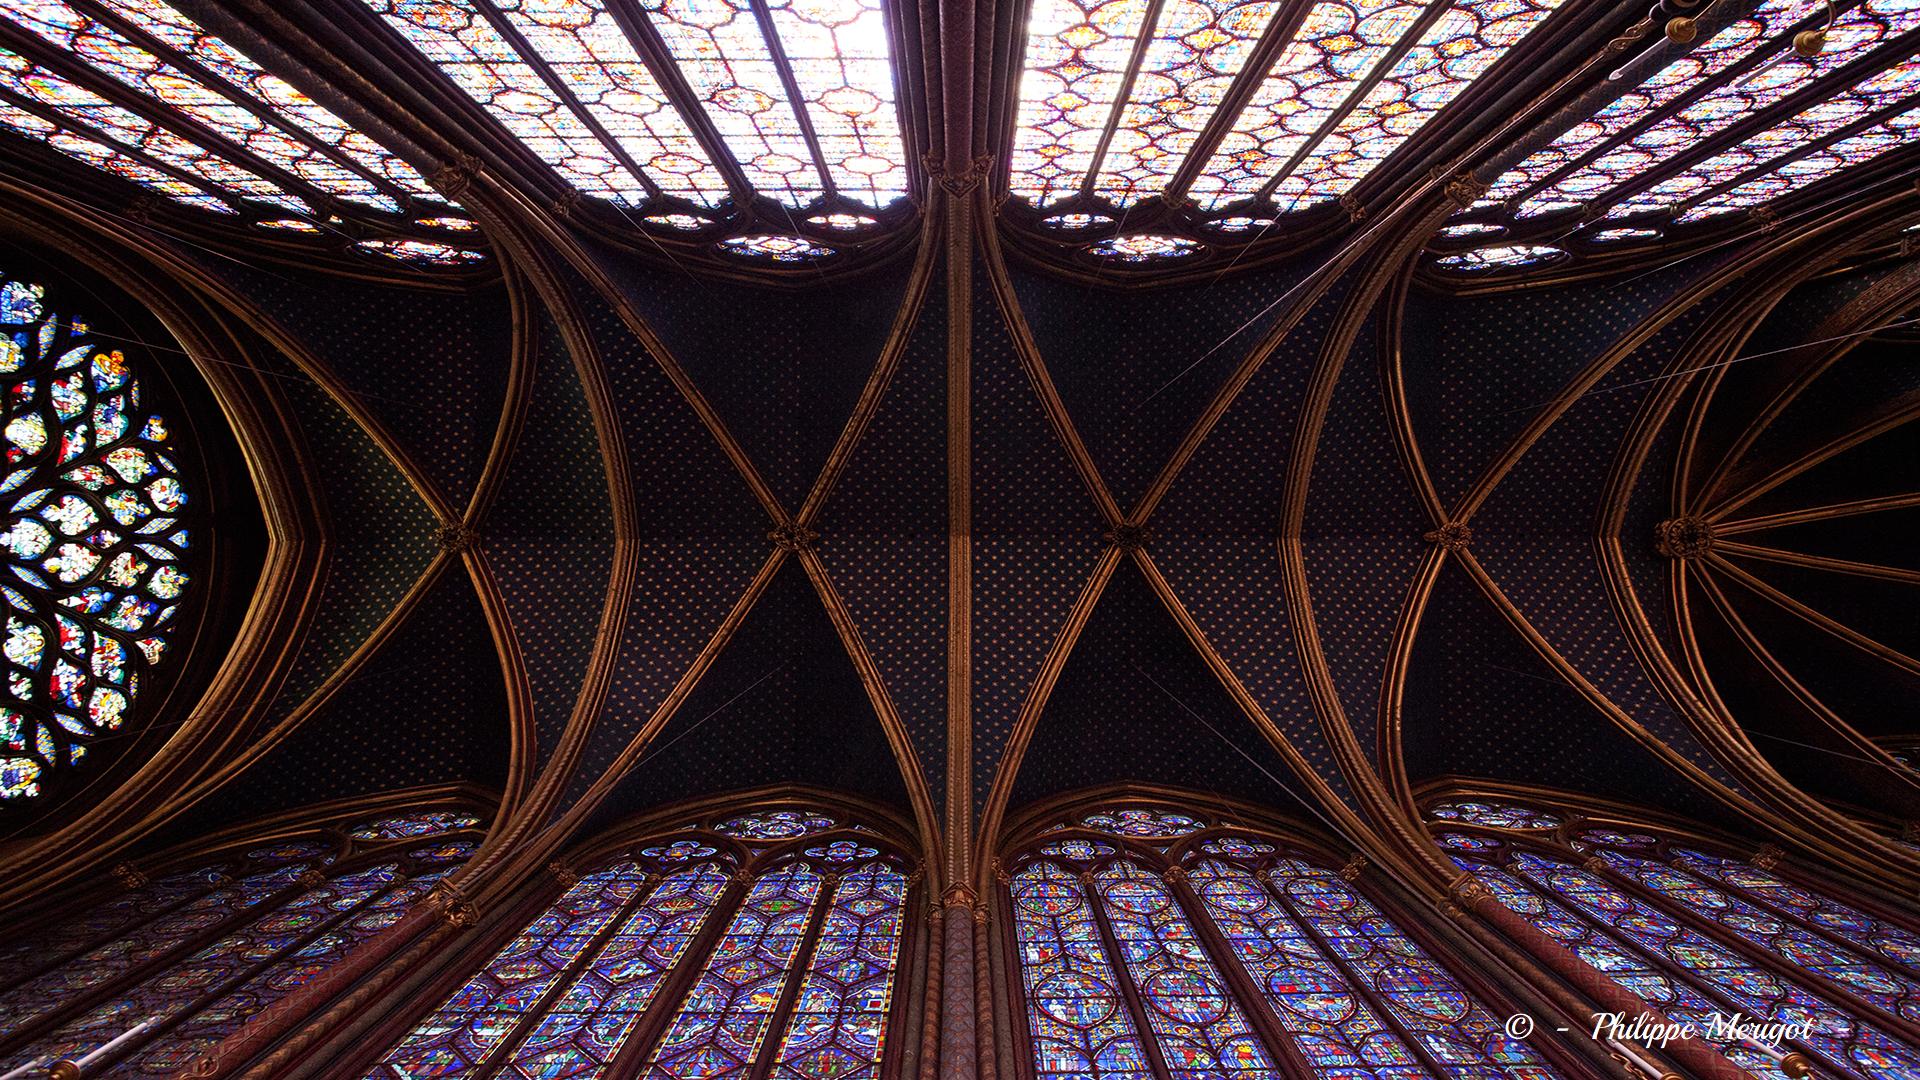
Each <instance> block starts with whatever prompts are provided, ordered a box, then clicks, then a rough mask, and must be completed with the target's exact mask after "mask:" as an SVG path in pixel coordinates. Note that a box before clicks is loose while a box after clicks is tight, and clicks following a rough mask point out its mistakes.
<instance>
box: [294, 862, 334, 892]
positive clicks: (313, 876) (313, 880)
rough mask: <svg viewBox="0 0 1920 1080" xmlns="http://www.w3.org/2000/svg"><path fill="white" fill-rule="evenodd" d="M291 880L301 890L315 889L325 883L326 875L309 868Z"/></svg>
mask: <svg viewBox="0 0 1920 1080" xmlns="http://www.w3.org/2000/svg"><path fill="white" fill-rule="evenodd" d="M293 880H294V882H295V883H296V884H298V885H299V886H300V887H301V888H303V889H317V888H319V887H320V886H322V885H325V884H326V883H327V875H325V874H323V873H321V872H320V871H318V870H315V869H314V868H313V867H311V866H309V867H307V868H306V869H305V870H302V871H300V876H299V877H297V878H294V879H293Z"/></svg>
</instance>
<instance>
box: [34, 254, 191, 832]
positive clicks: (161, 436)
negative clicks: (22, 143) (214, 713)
mask: <svg viewBox="0 0 1920 1080" xmlns="http://www.w3.org/2000/svg"><path fill="white" fill-rule="evenodd" d="M65 305H66V298H65V297H64V296H63V295H62V294H61V293H60V292H59V291H58V290H54V291H52V292H51V293H50V291H49V289H48V287H47V286H45V285H41V284H37V283H34V282H31V281H28V280H24V279H22V278H18V277H13V276H10V275H9V274H8V273H7V272H6V271H5V270H0V373H4V374H5V375H6V376H7V380H8V381H7V396H6V402H5V406H4V412H3V413H0V438H3V439H4V448H5V453H6V471H5V473H4V476H3V477H0V495H4V496H5V497H6V498H7V499H8V500H9V503H8V516H7V518H6V519H5V531H4V533H0V544H4V554H5V556H6V570H7V579H6V581H5V582H4V583H0V599H4V601H5V606H6V609H7V614H6V641H5V645H4V654H5V658H6V664H5V670H6V677H7V684H6V691H5V699H4V701H3V702H0V801H14V802H18V801H22V800H27V799H30V798H32V797H33V796H36V795H39V794H41V792H42V790H43V788H44V787H46V786H48V785H50V784H52V783H53V782H55V780H56V779H57V778H58V777H60V776H62V775H64V774H65V773H66V771H67V770H70V769H73V768H74V767H75V766H77V765H78V764H79V763H80V762H81V761H82V759H84V758H85V757H86V756H87V754H88V752H89V749H90V747H91V746H92V745H93V744H94V743H96V742H97V741H98V740H99V739H101V738H103V737H105V736H108V735H110V734H112V733H114V732H117V731H120V730H122V729H125V728H127V726H128V725H129V724H130V723H132V722H133V720H134V717H135V713H134V704H135V702H136V700H137V699H138V698H139V695H140V688H141V683H142V682H143V680H150V679H151V678H153V672H154V671H155V670H156V669H157V668H158V667H159V666H160V664H161V662H162V659H163V657H165V655H166V654H167V653H168V651H169V650H170V648H172V645H173V638H174V631H175V624H176V622H177V621H178V615H179V611H180V606H181V604H182V602H183V601H184V600H185V599H186V597H187V593H188V587H189V585H190V584H191V581H192V578H193V572H192V571H191V569H190V566H191V562H190V556H191V555H192V553H193V552H192V543H191V537H192V535H193V534H194V532H195V531H196V529H195V527H194V525H193V517H192V514H193V511H192V509H191V504H192V502H193V499H194V498H196V497H197V496H196V495H194V494H192V493H189V492H188V491H187V489H186V485H185V483H184V480H183V476H182V473H181V468H180V464H179V462H178V460H177V455H178V454H179V453H180V451H181V449H182V448H181V447H180V446H179V440H178V439H176V438H175V437H174V434H173V432H172V429H171V428H170V425H169V423H168V421H167V420H166V419H165V418H164V417H162V416H161V415H160V414H159V413H158V412H156V411H154V409H153V404H154V395H153V394H152V393H151V392H150V393H149V394H148V395H147V399H146V400H145V401H142V397H141V394H142V384H141V375H142V372H143V369H146V368H147V366H148V365H149V364H150V363H151V358H150V357H148V356H147V355H145V354H144V350H142V349H140V348H138V347H137V346H135V345H134V344H133V343H131V342H127V341H123V340H120V339H119V338H118V337H116V336H114V335H111V334H107V333H104V332H103V330H102V329H101V328H98V327H95V326H94V325H92V324H91V323H90V322H89V320H88V319H87V318H85V317H83V316H81V315H79V314H77V313H76V312H74V311H71V310H67V309H66V306H65ZM129 353H131V354H132V355H131V356H130V355H129Z"/></svg>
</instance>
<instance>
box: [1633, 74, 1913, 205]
mask: <svg viewBox="0 0 1920 1080" xmlns="http://www.w3.org/2000/svg"><path fill="white" fill-rule="evenodd" d="M1916 90H1920V59H1913V60H1908V61H1906V62H1904V63H1900V64H1896V65H1894V66H1893V67H1892V68H1891V69H1889V70H1887V71H1883V72H1881V73H1880V74H1878V75H1874V76H1872V77H1870V78H1867V79H1865V80H1862V81H1861V82H1860V83H1858V84H1856V85H1854V86H1852V87H1849V88H1848V89H1846V90H1843V91H1841V92H1840V93H1837V94H1835V95H1833V96H1832V97H1830V98H1828V99H1827V100H1825V101H1822V102H1820V103H1819V104H1817V105H1813V106H1811V107H1809V108H1807V109H1805V110H1802V111H1801V112H1800V113H1798V114H1796V115H1794V116H1793V117H1791V118H1789V119H1787V120H1785V121H1782V122H1781V123H1779V124H1776V125H1774V126H1773V127H1771V128H1768V129H1767V130H1765V131H1762V132H1759V133H1758V134H1755V135H1753V136H1751V137H1749V138H1745V139H1742V140H1740V141H1739V142H1738V143H1735V144H1734V145H1732V146H1729V147H1727V148H1726V149H1725V150H1722V151H1721V152H1720V153H1718V154H1715V155H1714V156H1712V157H1710V158H1708V159H1706V160H1705V161H1702V162H1700V163H1698V164H1696V165H1694V166H1692V167H1690V168H1688V169H1685V170H1683V171H1682V172H1680V173H1677V174H1676V175H1674V176H1670V177H1668V178H1667V179H1665V180H1662V181H1660V182H1659V183H1658V184H1655V185H1654V186H1652V187H1650V188H1648V189H1647V190H1645V191H1643V192H1640V193H1638V194H1635V195H1632V196H1630V197H1628V198H1625V199H1622V200H1620V201H1619V202H1618V203H1616V204H1614V206H1613V208H1612V209H1611V210H1609V211H1608V212H1607V216H1608V217H1621V216H1624V215H1627V214H1633V213H1640V212H1643V211H1647V210H1664V209H1667V208H1669V207H1672V206H1675V205H1678V204H1680V203H1682V202H1685V201H1687V200H1689V199H1692V198H1694V197H1697V196H1699V195H1702V194H1704V193H1705V192H1707V191H1709V190H1710V189H1712V188H1714V187H1717V186H1719V185H1721V184H1724V183H1728V182H1730V181H1732V180H1733V179H1735V178H1736V177H1738V176H1740V175H1742V174H1744V173H1746V172H1748V171H1750V170H1752V169H1755V168H1759V167H1762V166H1764V165H1766V164H1767V163H1769V162H1772V161H1775V160H1778V159H1780V158H1782V157H1784V156H1790V155H1794V154H1796V153H1797V152H1798V151H1800V150H1801V149H1803V148H1805V147H1807V146H1809V145H1814V144H1818V143H1822V142H1825V141H1827V140H1828V139H1830V138H1832V137H1833V136H1835V135H1837V134H1839V133H1840V131H1841V130H1842V129H1843V128H1846V127H1848V126H1849V125H1852V124H1854V123H1857V122H1858V121H1860V120H1863V119H1865V118H1866V117H1867V116H1868V115H1869V114H1871V113H1872V112H1874V111H1875V110H1876V109H1879V108H1880V107H1882V106H1884V105H1886V104H1888V103H1889V102H1891V101H1894V100H1898V99H1900V98H1902V97H1905V96H1907V95H1908V94H1911V93H1913V92H1914V91H1916Z"/></svg>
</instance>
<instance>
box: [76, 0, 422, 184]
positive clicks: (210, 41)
mask: <svg viewBox="0 0 1920 1080" xmlns="http://www.w3.org/2000/svg"><path fill="white" fill-rule="evenodd" d="M99 2H100V3H102V4H103V5H104V6H106V7H107V8H108V9H109V10H112V11H114V12H116V13H118V14H119V15H121V16H123V17H125V18H126V19H128V20H130V21H131V22H133V23H134V24H135V25H137V26H138V27H140V29H141V30H142V31H144V32H146V33H148V34H152V35H153V36H154V37H156V38H158V39H159V40H160V41H162V42H164V43H166V44H167V45H169V46H171V47H173V48H175V49H178V50H179V51H180V52H182V53H184V54H186V55H187V56H189V57H192V58H193V60H194V61H195V62H196V63H198V64H200V65H201V66H203V67H205V68H206V69H207V70H209V71H211V72H212V73H213V74H214V75H216V76H218V77H219V78H220V79H223V80H224V81H225V82H226V83H227V85H228V86H230V87H232V88H233V89H235V90H237V91H240V92H242V93H244V94H247V95H249V96H251V97H252V98H253V99H254V100H256V101H258V102H260V103H262V104H264V105H266V106H267V107H269V108H271V109H272V110H273V111H274V112H275V113H277V114H278V115H279V116H280V117H281V118H283V119H285V120H287V121H289V122H291V123H292V124H293V125H294V126H295V127H297V128H299V129H300V130H302V131H305V132H306V133H307V134H308V135H310V136H312V137H313V138H315V139H318V140H320V141H321V142H322V143H324V144H326V145H327V146H330V147H333V148H335V149H337V150H339V151H340V152H342V153H344V154H346V155H347V156H349V157H351V158H352V159H353V160H355V161H356V162H358V163H359V164H360V165H361V166H363V167H364V168H366V169H368V170H370V171H371V172H373V173H374V174H375V175H377V176H379V177H381V178H383V179H385V180H386V181H387V182H389V183H391V184H393V185H395V186H397V187H399V188H401V189H402V190H404V191H405V192H406V193H407V194H409V195H411V196H413V197H415V198H418V199H425V200H428V201H430V202H440V201H442V200H441V198H440V196H439V194H437V193H436V192H435V191H434V190H433V188H432V187H431V186H430V185H429V184H428V183H427V181H426V178H425V177H423V176H421V175H420V172H419V170H417V169H415V168H414V167H413V166H412V165H409V164H407V163H406V162H405V161H402V160H401V159H399V158H398V157H395V156H394V155H393V154H392V153H390V152H389V151H388V150H387V149H386V147H383V146H381V145H380V144H379V143H377V142H374V141H373V140H372V139H370V138H368V137H367V136H366V135H364V134H362V133H361V132H359V131H356V130H355V129H354V128H352V127H350V126H349V125H348V124H347V123H346V121H344V120H342V119H340V117H338V116H336V115H334V114H333V113H332V112H331V111H330V110H328V109H327V108H325V107H324V106H322V105H319V104H318V103H316V102H315V101H314V100H313V99H312V98H309V97H307V95H305V94H303V93H301V92H300V91H299V90H298V89H296V88H295V87H294V86H293V85H292V84H290V83H288V82H287V81H286V80H285V79H282V78H280V77H279V76H278V75H274V74H272V73H270V72H268V71H267V70H266V69H265V68H263V67H261V66H260V65H258V64H256V63H254V62H253V60H252V59H251V58H249V57H248V56H247V55H246V54H245V53H243V52H241V51H240V50H238V49H236V48H234V47H233V46H231V45H229V44H227V43H226V42H224V41H222V40H220V39H219V38H217V37H214V36H213V35H212V34H209V33H207V32H206V31H204V30H202V29H201V28H200V27H199V25H198V24H196V23H194V22H193V21H192V20H191V19H189V18H187V17H186V16H185V15H182V14H180V13H179V12H178V11H175V10H174V9H173V8H172V7H169V6H168V5H167V4H166V3H165V2H164V0H99Z"/></svg>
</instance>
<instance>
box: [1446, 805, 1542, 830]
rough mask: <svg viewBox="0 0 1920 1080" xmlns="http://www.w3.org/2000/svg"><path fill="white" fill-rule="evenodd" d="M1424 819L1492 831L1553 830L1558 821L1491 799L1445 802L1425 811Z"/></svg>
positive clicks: (1527, 809) (1539, 812)
mask: <svg viewBox="0 0 1920 1080" xmlns="http://www.w3.org/2000/svg"><path fill="white" fill-rule="evenodd" d="M1427 816H1428V817H1432V818H1439V819H1440V820H1441V821H1465V822H1468V823H1470V824H1474V825H1485V826H1487V827H1489V828H1494V829H1557V828H1559V827H1560V823H1561V820H1562V819H1561V818H1560V817H1559V816H1558V815H1556V814H1549V813H1547V812H1545V811H1543V810H1535V809H1533V808H1532V807H1528V806H1515V805H1514V804H1512V803H1505V802H1495V801H1493V800H1491V799H1449V800H1447V801H1445V802H1440V803H1435V804H1434V805H1432V806H1430V807H1428V808H1427Z"/></svg>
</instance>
